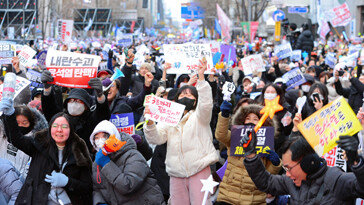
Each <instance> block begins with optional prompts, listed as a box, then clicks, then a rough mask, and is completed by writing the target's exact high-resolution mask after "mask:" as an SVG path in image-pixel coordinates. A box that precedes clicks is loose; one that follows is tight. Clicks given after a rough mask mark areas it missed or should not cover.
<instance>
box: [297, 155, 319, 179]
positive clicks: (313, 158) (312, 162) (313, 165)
mask: <svg viewBox="0 0 364 205" xmlns="http://www.w3.org/2000/svg"><path fill="white" fill-rule="evenodd" d="M300 166H301V168H302V170H303V171H304V172H305V173H306V174H307V175H311V174H314V173H316V172H317V171H318V170H319V169H320V167H321V158H320V157H319V156H318V155H317V154H309V155H306V156H304V157H303V158H302V160H301V163H300Z"/></svg>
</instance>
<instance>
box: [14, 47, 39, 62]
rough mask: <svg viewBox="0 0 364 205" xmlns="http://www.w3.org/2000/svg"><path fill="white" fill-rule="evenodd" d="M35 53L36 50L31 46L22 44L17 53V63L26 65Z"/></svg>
mask: <svg viewBox="0 0 364 205" xmlns="http://www.w3.org/2000/svg"><path fill="white" fill-rule="evenodd" d="M36 53H37V51H35V50H33V49H32V48H31V47H29V46H27V45H24V46H23V48H22V49H21V50H20V53H19V54H18V58H19V63H20V64H22V65H23V66H27V65H28V63H29V61H30V59H32V58H33V56H34V55H35V54H36Z"/></svg>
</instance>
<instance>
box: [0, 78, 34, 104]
mask: <svg viewBox="0 0 364 205" xmlns="http://www.w3.org/2000/svg"><path fill="white" fill-rule="evenodd" d="M3 85H4V84H1V85H0V99H1V98H2V96H3ZM28 85H30V81H29V80H28V79H26V78H23V77H20V76H18V75H17V76H16V83H15V94H14V98H16V96H18V95H19V93H20V92H21V91H23V90H24V88H26V87H27V86H28Z"/></svg>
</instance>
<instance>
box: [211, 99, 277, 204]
mask: <svg viewBox="0 0 364 205" xmlns="http://www.w3.org/2000/svg"><path fill="white" fill-rule="evenodd" d="M231 108H232V105H231V103H229V102H227V101H224V102H223V103H222V104H221V107H220V110H221V112H220V114H219V118H218V121H217V126H216V131H215V136H216V139H217V140H219V141H220V142H221V143H223V144H224V145H225V146H226V147H227V149H228V151H227V153H228V158H227V161H228V164H227V168H226V171H225V175H224V177H223V179H222V182H221V183H220V191H219V195H218V197H217V204H226V203H229V204H263V203H266V199H267V195H266V194H265V193H263V192H261V191H259V190H258V189H257V187H255V185H254V184H253V183H252V181H251V179H250V177H249V175H248V172H247V170H246V169H245V167H244V165H243V160H244V157H240V156H232V155H231V149H232V148H233V147H232V146H231V139H232V137H239V136H231V132H230V130H229V124H230V123H229V121H230V117H229V115H230V112H231ZM262 108H263V107H262V106H259V105H246V106H244V107H240V108H238V110H237V111H236V113H235V114H234V115H233V117H232V125H247V126H248V125H252V126H255V125H256V124H257V123H258V121H259V118H260V117H261V116H262V115H261V114H260V110H261V109H262ZM273 125H274V122H273V120H272V119H270V118H267V120H266V121H265V122H264V124H263V126H273ZM262 160H263V163H264V166H265V167H266V168H267V170H268V171H269V172H271V173H272V174H278V172H279V171H280V170H281V166H280V159H279V156H278V155H277V153H275V152H274V151H270V153H269V154H268V155H267V157H264V158H262Z"/></svg>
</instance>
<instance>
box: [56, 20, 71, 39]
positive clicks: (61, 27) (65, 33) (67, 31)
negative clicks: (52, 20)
mask: <svg viewBox="0 0 364 205" xmlns="http://www.w3.org/2000/svg"><path fill="white" fill-rule="evenodd" d="M72 30H73V20H63V19H61V20H58V37H59V38H60V39H61V42H62V43H64V44H68V43H69V42H70V41H71V38H72Z"/></svg>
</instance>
